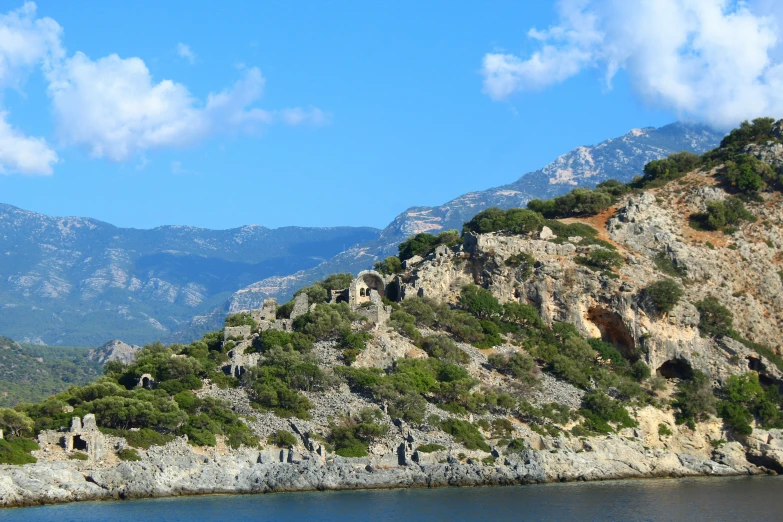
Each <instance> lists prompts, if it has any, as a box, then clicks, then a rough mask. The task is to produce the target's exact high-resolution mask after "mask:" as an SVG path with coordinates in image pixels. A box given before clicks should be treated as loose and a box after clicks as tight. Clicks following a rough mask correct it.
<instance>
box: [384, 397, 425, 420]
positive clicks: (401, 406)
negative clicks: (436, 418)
mask: <svg viewBox="0 0 783 522" xmlns="http://www.w3.org/2000/svg"><path fill="white" fill-rule="evenodd" d="M425 413H427V401H425V400H424V397H422V396H421V395H419V394H418V393H404V394H402V395H400V396H399V397H397V398H396V399H394V400H393V401H392V402H391V404H389V415H390V416H391V417H393V418H398V419H403V420H404V421H406V422H412V423H414V424H421V423H423V422H424V414H425Z"/></svg>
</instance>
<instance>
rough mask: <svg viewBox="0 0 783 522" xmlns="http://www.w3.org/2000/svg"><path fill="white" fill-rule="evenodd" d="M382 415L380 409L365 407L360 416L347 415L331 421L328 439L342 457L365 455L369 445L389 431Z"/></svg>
mask: <svg viewBox="0 0 783 522" xmlns="http://www.w3.org/2000/svg"><path fill="white" fill-rule="evenodd" d="M382 417H383V415H382V414H381V412H380V411H379V410H378V409H375V408H365V409H363V410H362V411H361V412H359V415H358V416H349V415H345V416H343V417H340V418H339V419H337V420H335V421H330V423H329V428H330V430H331V433H330V434H329V437H327V440H328V441H329V442H330V443H331V444H332V445H334V447H335V453H337V454H338V455H339V456H341V457H364V456H366V455H367V448H368V445H369V444H370V443H371V442H372V441H374V440H376V439H377V438H379V437H382V436H383V435H385V434H386V433H387V432H388V431H389V426H388V425H386V424H382V423H380V422H379V421H380V419H381V418H382Z"/></svg>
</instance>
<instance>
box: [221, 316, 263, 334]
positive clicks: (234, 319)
mask: <svg viewBox="0 0 783 522" xmlns="http://www.w3.org/2000/svg"><path fill="white" fill-rule="evenodd" d="M225 325H226V326H245V325H247V326H249V327H250V328H251V329H252V330H257V329H258V323H257V322H255V321H254V320H253V318H252V317H250V314H249V313H247V312H241V313H238V314H232V315H229V316H228V317H226V321H225Z"/></svg>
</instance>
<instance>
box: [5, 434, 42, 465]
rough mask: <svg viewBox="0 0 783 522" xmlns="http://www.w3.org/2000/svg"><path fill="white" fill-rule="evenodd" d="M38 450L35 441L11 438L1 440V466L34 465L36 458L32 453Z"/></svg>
mask: <svg viewBox="0 0 783 522" xmlns="http://www.w3.org/2000/svg"><path fill="white" fill-rule="evenodd" d="M37 449H38V443H36V442H35V441H34V440H30V439H24V438H21V437H14V436H9V437H8V440H5V439H0V464H12V465H15V466H21V465H22V464H33V463H34V462H37V460H36V458H35V457H33V456H32V455H30V452H31V451H33V450H37Z"/></svg>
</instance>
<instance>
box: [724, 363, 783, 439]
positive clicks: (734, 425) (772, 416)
mask: <svg viewBox="0 0 783 522" xmlns="http://www.w3.org/2000/svg"><path fill="white" fill-rule="evenodd" d="M721 396H722V397H723V400H722V401H720V402H719V403H718V407H717V411H718V415H719V416H720V417H721V418H722V419H723V420H724V421H725V422H726V424H727V425H728V426H729V427H731V429H732V430H734V432H736V433H738V434H741V435H750V434H751V433H752V432H753V429H752V428H751V426H750V421H752V420H753V419H754V416H755V417H758V418H759V422H760V424H762V425H764V426H767V427H781V426H783V417H782V416H781V413H780V410H779V404H780V395H779V392H778V390H777V388H776V387H774V386H770V387H769V388H767V389H766V390H765V389H764V388H763V387H762V386H761V384H760V383H759V377H758V374H755V373H746V374H745V375H741V376H736V375H734V376H731V377H729V378H728V380H727V381H726V385H725V386H724V387H723V388H722V389H721Z"/></svg>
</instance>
